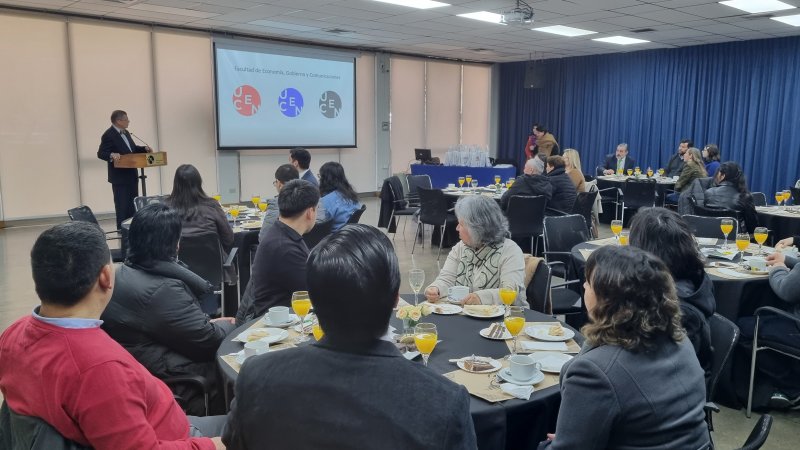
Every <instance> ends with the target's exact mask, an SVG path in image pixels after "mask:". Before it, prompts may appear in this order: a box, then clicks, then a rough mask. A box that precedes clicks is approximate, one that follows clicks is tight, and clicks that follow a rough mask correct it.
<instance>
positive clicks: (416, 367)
mask: <svg viewBox="0 0 800 450" xmlns="http://www.w3.org/2000/svg"><path fill="white" fill-rule="evenodd" d="M307 272H308V291H309V295H310V297H311V302H312V303H313V305H314V312H315V313H316V315H317V317H318V318H319V324H320V326H321V327H322V329H323V330H324V332H325V335H324V336H323V337H322V339H321V340H320V341H319V342H316V343H314V344H311V345H306V346H302V347H299V348H293V349H288V350H283V351H280V352H270V353H267V354H264V355H261V356H254V357H251V358H249V359H247V361H245V363H244V365H243V366H242V369H241V372H240V373H239V378H238V379H237V380H236V397H235V398H234V400H233V404H232V405H231V412H230V413H229V415H228V423H227V425H226V427H225V432H224V434H223V442H225V444H226V445H227V448H228V449H231V450H240V449H260V448H279V449H285V448H297V449H321V448H329V449H344V448H376V449H378V448H390V449H409V450H411V449H420V450H422V449H426V450H427V449H442V450H444V449H475V448H477V446H476V438H475V431H474V427H473V423H472V417H471V415H470V411H469V405H470V398H469V394H468V393H467V390H466V389H465V388H464V387H462V386H459V385H458V384H456V383H453V382H451V381H450V380H448V379H446V378H445V377H442V376H441V375H439V374H437V373H435V372H434V371H432V370H430V369H428V368H427V367H424V366H423V365H422V364H418V363H413V362H410V361H407V360H406V359H405V358H403V356H402V354H401V353H400V352H399V351H398V350H397V347H396V346H395V345H394V343H392V342H390V341H386V340H384V339H383V336H385V335H386V332H387V327H388V325H389V317H391V314H392V308H393V307H394V306H395V305H396V304H397V300H398V291H399V289H400V269H399V265H398V262H397V256H396V255H395V253H394V249H393V248H392V244H391V242H390V241H389V238H387V237H386V235H384V234H383V233H382V232H380V231H378V230H377V229H376V228H373V227H370V226H368V225H359V224H355V225H347V226H345V227H344V228H342V229H341V230H340V231H339V232H338V233H334V234H332V235H331V236H329V237H327V238H326V239H325V240H324V241H322V244H321V245H319V246H317V247H315V248H314V250H313V251H312V252H311V255H310V256H309V258H308V263H307Z"/></svg>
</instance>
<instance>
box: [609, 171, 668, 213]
mask: <svg viewBox="0 0 800 450" xmlns="http://www.w3.org/2000/svg"><path fill="white" fill-rule="evenodd" d="M628 178H636V177H633V176H631V177H628V176H627V175H623V176H617V175H600V176H598V177H597V178H596V180H597V189H600V190H603V189H608V188H610V187H615V188H619V189H621V190H623V191H624V190H625V181H626V180H627V179H628ZM655 180H656V196H657V204H658V205H659V206H663V205H664V198H666V196H667V194H666V191H669V190H673V189H675V180H673V179H672V178H669V177H659V176H656V177H655Z"/></svg>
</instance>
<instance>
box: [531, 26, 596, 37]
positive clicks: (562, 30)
mask: <svg viewBox="0 0 800 450" xmlns="http://www.w3.org/2000/svg"><path fill="white" fill-rule="evenodd" d="M531 29H532V30H534V31H542V32H544V33H552V34H558V35H560V36H568V37H575V36H586V35H587V34H597V32H596V31H589V30H582V29H580V28H572V27H565V26H563V25H553V26H552V27H541V28H531Z"/></svg>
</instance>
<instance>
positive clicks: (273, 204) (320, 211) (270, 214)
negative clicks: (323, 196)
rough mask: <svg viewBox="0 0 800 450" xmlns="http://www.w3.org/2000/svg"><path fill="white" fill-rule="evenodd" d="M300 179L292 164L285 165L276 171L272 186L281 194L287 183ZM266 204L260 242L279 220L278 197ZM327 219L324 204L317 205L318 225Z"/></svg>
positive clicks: (259, 233) (259, 236) (259, 237)
mask: <svg viewBox="0 0 800 450" xmlns="http://www.w3.org/2000/svg"><path fill="white" fill-rule="evenodd" d="M298 178H300V177H299V175H298V172H297V169H295V168H294V166H292V165H291V164H284V165H282V166H279V167H278V169H277V170H275V181H273V182H272V185H273V186H275V189H277V190H278V192H280V191H281V189H283V186H284V185H285V184H286V183H288V182H290V181H292V180H296V179H298ZM265 202H266V203H267V210H266V212H265V213H264V220H263V221H262V223H261V231H259V232H258V241H259V242H261V241H263V240H264V237H265V236H266V235H267V230H269V227H270V226H272V224H274V223H275V222H276V221H277V220H278V195H275V197H272V198H268V199H266V200H265ZM325 219H326V217H325V207H324V206H322V202H319V203H318V204H317V223H319V222H323V221H324V220H325Z"/></svg>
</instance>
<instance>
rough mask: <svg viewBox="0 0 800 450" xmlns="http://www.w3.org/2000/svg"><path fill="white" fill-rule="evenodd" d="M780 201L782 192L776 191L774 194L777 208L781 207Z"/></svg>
mask: <svg viewBox="0 0 800 450" xmlns="http://www.w3.org/2000/svg"><path fill="white" fill-rule="evenodd" d="M781 200H783V191H778V192H776V193H775V204H776V205H778V206H779V207H780V206H781Z"/></svg>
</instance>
